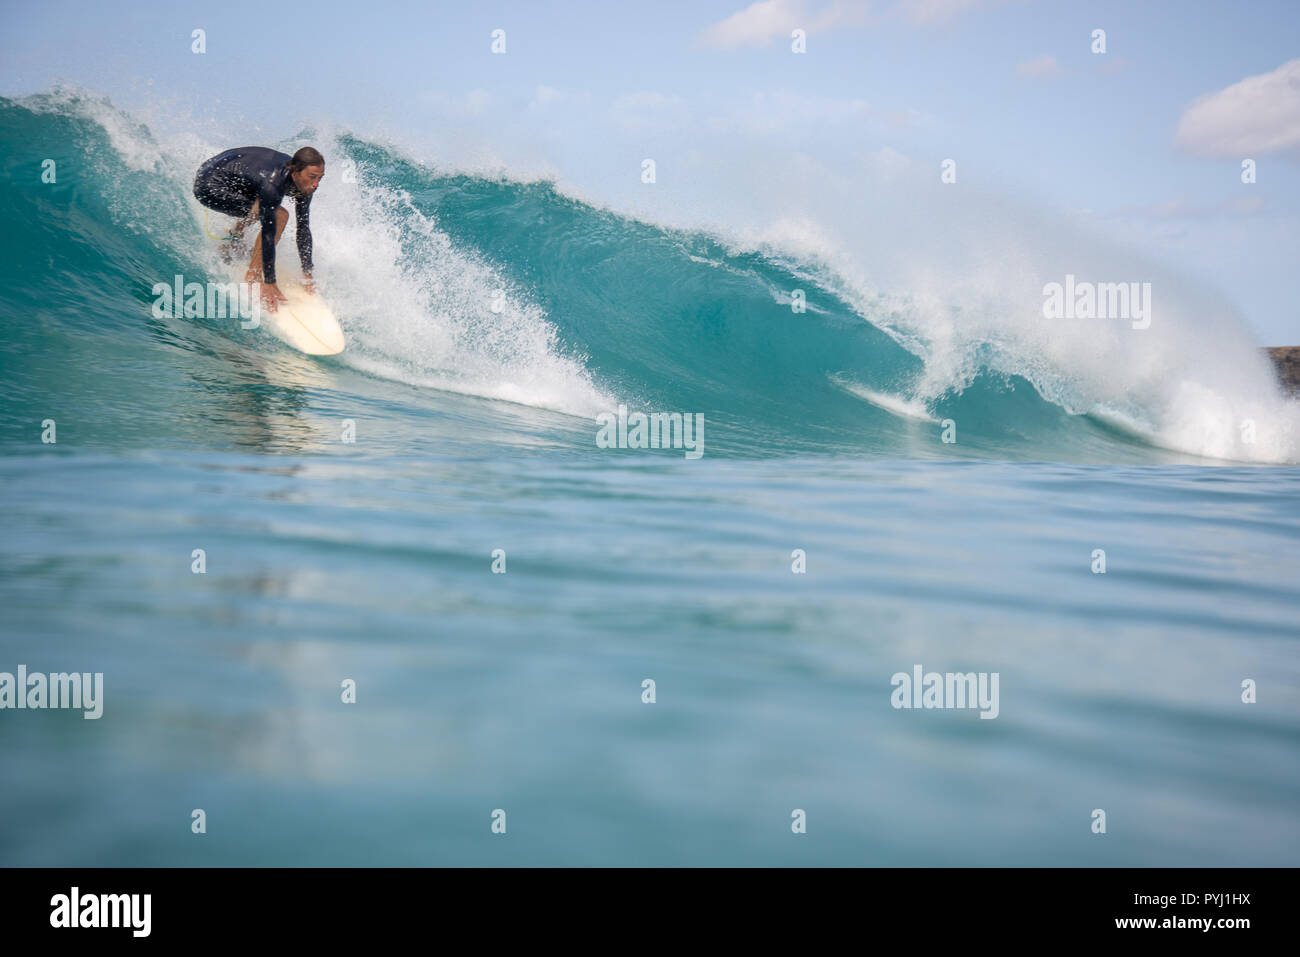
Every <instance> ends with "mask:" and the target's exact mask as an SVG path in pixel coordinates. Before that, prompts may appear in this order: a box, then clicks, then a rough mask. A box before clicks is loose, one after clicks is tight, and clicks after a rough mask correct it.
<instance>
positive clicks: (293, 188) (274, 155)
mask: <svg viewBox="0 0 1300 957" xmlns="http://www.w3.org/2000/svg"><path fill="white" fill-rule="evenodd" d="M324 176H325V157H323V156H321V154H320V153H319V152H318V151H317V150H315V149H314V148H312V147H310V146H304V147H303V148H302V149H300V150H298V152H296V153H294V154H293V155H292V156H289V155H288V154H287V153H280V152H277V151H276V150H273V149H267V148H266V147H262V146H241V147H238V148H237V149H233V150H226V151H225V152H224V153H220V154H218V155H217V156H214V157H212V159H210V160H208V161H207V162H206V163H204V164H203V165H202V166H200V167H199V171H198V173H197V175H195V177H194V198H195V199H197V200H198V201H199V202H200V203H202V204H203V205H204V206H206V207H207V208H208V209H211V210H215V211H216V212H219V213H225V214H226V215H227V216H234V217H235V218H236V219H238V220H239V222H237V223H236V224H235V226H234V228H233V229H232V230H231V231H230V235H229V236H228V237H227V239H229V240H230V241H231V242H232V243H236V242H238V241H239V240H240V239H241V238H242V237H243V234H244V228H245V227H246V226H248V225H249V224H250V223H252V222H253V221H254V220H257V221H259V222H260V223H261V224H262V236H261V241H260V242H259V243H257V245H256V246H255V247H254V248H253V258H252V259H251V260H249V263H248V271H247V272H246V273H245V274H244V282H260V283H262V301H263V302H264V303H265V304H266V307H267V309H268V310H269V311H270V312H275V310H276V308H277V303H278V302H283V301H284V298H285V297H284V295H283V293H281V292H280V289H279V287H278V286H277V285H276V282H275V247H276V244H277V243H278V242H279V241H280V234H281V233H282V232H284V224H285V223H287V222H288V221H289V212H288V210H286V209H284V208H282V207H281V205H280V203H281V201H282V200H283V199H284V197H285V196H286V195H287V196H292V197H293V200H294V209H295V211H296V213H297V217H298V259H299V261H300V262H301V264H302V275H303V279H304V282H305V285H306V288H307V291H308V292H313V291H314V285H313V282H312V275H311V273H312V261H311V221H310V213H311V197H312V194H313V193H315V192H316V189H317V188H318V187H319V186H320V183H321V180H322V179H323V178H324Z"/></svg>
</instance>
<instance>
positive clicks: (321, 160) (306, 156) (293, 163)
mask: <svg viewBox="0 0 1300 957" xmlns="http://www.w3.org/2000/svg"><path fill="white" fill-rule="evenodd" d="M324 165H325V157H323V156H321V155H320V150H318V149H316V147H314V146H304V147H303V148H302V149H300V150H299V151H298V152H296V153H294V154H293V159H291V160H289V172H291V173H297V172H300V171H301V170H304V169H306V168H307V167H308V166H324Z"/></svg>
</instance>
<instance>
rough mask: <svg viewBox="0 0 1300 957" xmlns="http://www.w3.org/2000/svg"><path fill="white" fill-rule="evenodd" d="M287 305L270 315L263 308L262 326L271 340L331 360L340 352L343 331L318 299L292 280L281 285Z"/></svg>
mask: <svg viewBox="0 0 1300 957" xmlns="http://www.w3.org/2000/svg"><path fill="white" fill-rule="evenodd" d="M280 292H282V293H284V297H285V299H286V300H287V302H281V303H279V308H278V309H276V310H275V312H271V311H270V310H268V309H267V308H266V306H263V307H262V326H263V327H264V328H265V329H266V330H267V331H268V332H270V333H271V334H272V335H273V336H275V337H276V338H277V339H279V340H280V341H281V342H284V343H286V344H288V345H291V346H293V347H294V348H295V349H297V350H298V351H299V352H305V353H307V355H309V356H333V355H338V354H339V353H340V352H342V351H343V348H344V346H346V345H347V343H346V342H345V341H344V339H343V327H342V326H340V325H339V321H338V319H336V318H335V317H334V313H333V312H331V311H330V307H329V306H328V305H326V304H325V301H324V300H323V299H321V297H320V293H316V294H314V295H313V294H311V293H308V292H307V290H306V289H304V288H303V287H302V286H301V285H299V284H298V283H296V282H294V281H293V280H287V281H284V282H281V283H280Z"/></svg>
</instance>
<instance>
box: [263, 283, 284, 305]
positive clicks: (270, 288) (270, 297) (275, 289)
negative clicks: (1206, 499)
mask: <svg viewBox="0 0 1300 957" xmlns="http://www.w3.org/2000/svg"><path fill="white" fill-rule="evenodd" d="M286 301H287V300H286V299H285V298H284V293H282V292H280V287H279V286H277V285H275V283H265V282H264V283H262V303H263V305H265V306H266V311H267V312H275V310H276V309H277V308H278V306H277V305H276V303H278V302H286Z"/></svg>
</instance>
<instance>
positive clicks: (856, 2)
mask: <svg viewBox="0 0 1300 957" xmlns="http://www.w3.org/2000/svg"><path fill="white" fill-rule="evenodd" d="M869 10H870V0H831V2H830V3H827V4H824V5H822V6H821V7H820V8H818V9H816V10H814V9H811V8H809V6H808V5H807V3H806V2H805V0H758V2H757V3H751V4H750V5H749V6H747V7H746V8H745V9H744V10H740V11H738V12H736V13H733V14H732V15H731V16H729V17H727V18H726V19H725V20H719V21H718V22H717V23H715V24H712V25H711V26H709V27H706V28H705V29H704V30H703V31H702V32H701V33H700V37H699V40H700V42H701V43H703V44H704V45H705V46H710V47H718V48H719V49H723V50H735V49H738V48H740V47H764V46H768V45H769V44H771V43H772V41H773V40H777V39H783V40H788V39H789V38H790V33H791V31H793V30H794V29H795V28H796V27H797V28H800V29H802V30H804V31H806V32H807V34H808V35H809V36H813V35H814V34H818V33H825V32H827V31H829V30H831V29H834V28H835V27H843V26H859V25H861V24H863V23H865V22H866V19H867V14H868V13H869Z"/></svg>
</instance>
